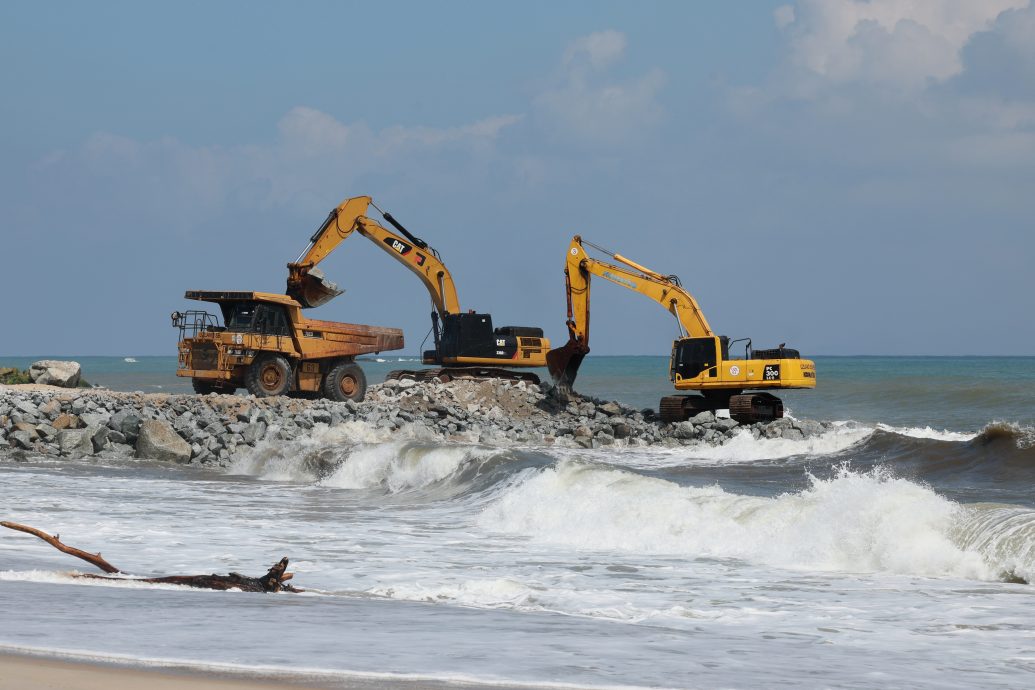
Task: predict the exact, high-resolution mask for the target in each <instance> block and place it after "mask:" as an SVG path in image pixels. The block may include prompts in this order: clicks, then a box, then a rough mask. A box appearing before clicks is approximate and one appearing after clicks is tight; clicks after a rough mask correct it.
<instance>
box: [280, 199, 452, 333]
mask: <svg viewBox="0 0 1035 690" xmlns="http://www.w3.org/2000/svg"><path fill="white" fill-rule="evenodd" d="M371 204H372V200H371V198H370V197H368V196H358V197H353V198H351V199H346V200H345V201H343V202H342V203H341V204H339V205H338V206H337V207H336V208H335V209H333V210H332V211H331V212H330V213H329V214H328V216H327V220H325V221H324V223H323V225H321V226H320V228H319V229H318V230H317V231H316V232H315V233H314V234H313V236H312V237H311V238H310V239H309V245H308V246H307V247H306V248H305V250H303V251H302V254H301V255H299V257H298V259H297V260H296V261H294V262H293V263H289V264H288V281H287V294H288V295H290V296H291V297H293V298H294V299H296V300H298V301H299V302H300V303H301V304H302V306H304V307H317V306H320V305H321V304H324V303H326V302H328V301H330V300H331V299H333V298H334V297H336V296H338V295H340V294H341V290H339V289H338V287H337V286H336V285H334V284H333V283H330V282H329V281H328V280H327V279H326V278H325V277H324V275H323V273H322V272H320V270H319V269H317V268H316V266H317V265H318V264H319V263H320V262H321V261H323V260H324V259H325V258H327V255H328V254H330V253H331V252H332V251H334V249H335V248H336V247H337V246H338V245H339V244H341V243H342V242H343V241H344V240H346V239H348V237H349V236H350V235H352V233H354V232H359V234H360V235H362V236H364V237H366V238H367V239H369V240H370V241H371V242H373V243H374V244H375V245H377V246H378V247H380V248H381V249H383V250H384V251H385V252H387V253H388V254H389V255H390V256H392V257H393V258H394V259H396V260H397V261H399V263H401V264H403V265H404V266H406V268H408V269H410V270H411V271H413V272H414V273H415V274H416V275H417V277H418V278H420V280H421V282H422V283H424V286H425V287H426V288H427V289H428V293H429V294H430V295H431V301H432V302H433V303H434V304H435V311H436V312H437V313H438V314H439V316H440V317H444V316H445V315H446V314H456V313H459V312H460V300H459V299H458V298H457V294H456V285H455V284H454V283H453V277H452V275H450V273H449V269H448V268H446V266H445V264H443V263H442V261H441V259H440V258H439V256H438V252H436V251H435V250H434V249H433V248H432V247H429V246H428V244H427V242H424V241H423V240H421V239H420V238H418V237H415V236H414V235H412V234H411V233H410V232H409V231H408V230H406V228H404V227H403V226H402V225H401V224H400V223H399V222H398V221H396V220H395V219H394V218H393V217H392V215H391V214H390V213H383V216H384V218H385V220H386V221H388V222H389V223H390V224H391V225H392V226H393V227H395V228H396V229H397V230H398V231H399V233H398V234H396V233H395V232H392V231H390V230H388V229H386V228H385V227H383V226H382V225H381V224H380V223H378V222H377V221H375V220H373V219H372V218H368V217H367V216H366V212H367V208H368V207H369V206H370V205H371ZM375 208H376V206H375Z"/></svg>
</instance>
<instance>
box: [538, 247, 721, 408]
mask: <svg viewBox="0 0 1035 690" xmlns="http://www.w3.org/2000/svg"><path fill="white" fill-rule="evenodd" d="M583 244H586V245H589V246H591V247H594V248H596V249H600V248H599V247H596V246H595V245H593V244H591V243H589V242H585V241H584V240H583V239H582V237H580V236H579V235H576V236H575V237H574V238H572V241H571V244H570V245H569V247H568V253H567V255H566V261H565V266H564V280H565V286H566V292H567V296H568V320H567V322H566V323H567V326H568V342H567V343H565V344H564V345H562V346H561V347H559V348H557V349H555V350H551V351H550V352H549V353H547V355H546V363H547V367H548V368H549V370H550V375H551V376H552V377H553V379H554V382H555V385H557V386H558V387H559V388H560V389H561V390H563V391H568V392H570V390H571V386H572V385H573V384H574V383H575V377H576V376H577V375H578V370H579V367H580V366H581V365H582V360H583V359H584V358H585V356H586V354H587V353H588V352H589V294H590V279H591V278H592V276H594V275H597V276H600V277H601V278H604V279H605V280H609V281H610V282H612V283H615V284H616V285H620V286H621V287H624V288H626V289H629V290H633V291H634V292H639V293H640V294H642V295H645V296H647V297H649V298H650V299H652V300H654V301H655V302H657V303H658V304H660V305H661V306H663V307H664V308H665V309H667V310H668V311H669V312H670V313H671V314H672V315H673V316H675V317H676V320H677V322H678V323H679V327H680V332H681V333H682V334H684V335H690V336H692V337H709V336H713V335H714V333H713V332H712V329H711V326H709V325H708V320H707V319H705V317H704V314H703V313H702V312H701V308H700V306H698V304H697V300H695V299H694V298H693V296H692V295H691V294H690V293H689V292H687V291H686V290H684V289H683V287H682V286H681V285H680V284H679V279H678V278H676V277H675V276H665V275H662V274H660V273H657V272H655V271H652V270H650V269H649V268H645V267H643V266H641V265H640V264H638V263H636V262H634V261H632V260H630V259H627V258H625V257H624V256H622V255H620V254H614V253H612V252H607V251H606V250H603V249H600V250H601V251H603V252H604V253H605V254H607V255H608V256H609V257H610V258H611V259H613V260H614V261H616V262H617V263H614V264H613V263H609V262H606V261H601V260H600V259H596V258H593V257H591V256H589V254H587V253H586V248H585V247H584V246H583ZM619 264H621V265H619Z"/></svg>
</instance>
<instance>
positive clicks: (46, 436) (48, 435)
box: [36, 424, 58, 443]
mask: <svg viewBox="0 0 1035 690" xmlns="http://www.w3.org/2000/svg"><path fill="white" fill-rule="evenodd" d="M36 433H37V434H39V435H40V438H42V439H43V440H44V441H47V442H48V443H49V442H50V441H53V440H54V439H56V438H57V433H58V430H57V429H55V428H54V427H52V426H51V425H49V424H40V425H39V426H37V427H36Z"/></svg>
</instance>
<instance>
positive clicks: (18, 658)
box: [0, 652, 527, 690]
mask: <svg viewBox="0 0 1035 690" xmlns="http://www.w3.org/2000/svg"><path fill="white" fill-rule="evenodd" d="M505 687H507V686H505V685H481V684H469V683H449V682H443V681H433V680H424V679H413V680H409V679H401V678H400V679H397V678H340V677H339V678H334V679H329V678H283V677H270V676H256V675H248V674H246V673H241V674H229V673H215V672H210V673H206V672H201V671H191V670H188V669H183V670H180V669H175V670H173V669H168V668H140V667H129V666H117V665H108V664H100V663H87V662H84V661H75V660H65V659H53V658H49V657H43V656H31V655H21V654H10V653H7V652H0V690H29V689H32V690H138V689H139V688H147V689H148V690H199V689H201V688H204V689H205V690H209V689H211V690H245V689H247V688H255V689H256V690H298V689H300V688H306V689H307V690H417V689H418V688H419V689H421V690H423V689H424V688H428V689H429V690H435V689H441V690H445V689H446V688H451V689H453V690H477V689H482V688H484V689H488V688H492V689H493V690H500V689H501V688H505ZM525 687H527V686H525Z"/></svg>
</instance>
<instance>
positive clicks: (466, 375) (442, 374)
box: [385, 367, 540, 385]
mask: <svg viewBox="0 0 1035 690" xmlns="http://www.w3.org/2000/svg"><path fill="white" fill-rule="evenodd" d="M400 379H412V380H414V381H422V382H423V381H439V382H440V383H448V382H450V381H452V380H453V379H468V380H476V381H485V380H491V379H502V380H504V381H525V382H527V383H534V384H536V385H539V382H540V379H539V377H538V376H537V375H535V374H532V373H530V372H523V371H510V370H508V369H500V368H498V367H441V368H438V369H395V370H393V371H390V372H388V373H387V374H386V375H385V381H398V380H400Z"/></svg>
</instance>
